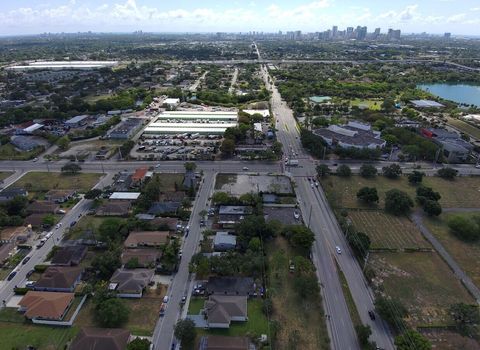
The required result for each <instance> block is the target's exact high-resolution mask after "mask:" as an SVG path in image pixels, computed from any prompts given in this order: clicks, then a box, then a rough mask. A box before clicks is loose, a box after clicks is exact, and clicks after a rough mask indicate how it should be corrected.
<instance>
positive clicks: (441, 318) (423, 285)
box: [369, 252, 474, 326]
mask: <svg viewBox="0 0 480 350" xmlns="http://www.w3.org/2000/svg"><path fill="white" fill-rule="evenodd" d="M369 265H370V267H372V268H373V269H374V271H375V272H376V277H375V283H376V284H377V285H381V286H382V288H383V289H384V291H385V293H386V294H388V295H390V296H393V297H397V298H399V299H400V300H401V301H402V302H403V303H404V304H405V305H406V306H407V308H408V309H409V313H410V318H409V320H408V322H409V323H410V324H411V325H413V326H420V325H430V326H432V325H439V326H442V325H448V324H449V321H448V315H447V313H448V308H449V306H450V305H452V304H454V303H458V302H465V303H473V302H474V300H473V298H472V297H471V296H470V294H469V293H468V292H467V290H466V289H465V288H464V287H463V285H462V284H461V283H460V281H459V280H458V279H457V278H456V277H455V276H454V275H453V272H452V271H451V270H450V268H449V267H448V266H447V264H446V263H445V262H444V261H443V260H442V259H441V258H440V256H439V255H438V254H437V253H435V252H432V253H425V252H422V253H373V254H371V258H370V262H369Z"/></svg>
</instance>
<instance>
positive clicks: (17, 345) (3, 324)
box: [0, 308, 78, 350]
mask: <svg viewBox="0 0 480 350" xmlns="http://www.w3.org/2000/svg"><path fill="white" fill-rule="evenodd" d="M77 332H78V328H77V327H72V328H63V327H48V326H41V325H33V324H29V323H27V322H26V321H25V318H24V317H23V315H22V314H20V313H19V312H17V310H16V309H13V308H5V309H3V310H1V311H0V339H1V346H0V347H1V348H2V349H25V348H26V347H27V346H34V347H36V348H37V349H41V350H63V349H64V348H65V345H66V343H67V342H68V341H69V340H70V339H72V338H73V337H74V336H75V334H76V333H77Z"/></svg>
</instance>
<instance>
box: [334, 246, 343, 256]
mask: <svg viewBox="0 0 480 350" xmlns="http://www.w3.org/2000/svg"><path fill="white" fill-rule="evenodd" d="M335 250H336V251H337V253H338V254H342V249H340V247H339V246H338V245H337V246H336V247H335Z"/></svg>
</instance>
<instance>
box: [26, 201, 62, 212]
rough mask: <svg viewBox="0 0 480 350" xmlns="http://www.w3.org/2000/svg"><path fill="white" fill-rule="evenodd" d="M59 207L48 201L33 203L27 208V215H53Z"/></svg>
mask: <svg viewBox="0 0 480 350" xmlns="http://www.w3.org/2000/svg"><path fill="white" fill-rule="evenodd" d="M59 209H60V207H59V206H58V204H57V203H54V202H50V201H35V202H33V203H30V204H29V205H28V206H27V213H28V214H55V213H56V212H57V211H58V210H59Z"/></svg>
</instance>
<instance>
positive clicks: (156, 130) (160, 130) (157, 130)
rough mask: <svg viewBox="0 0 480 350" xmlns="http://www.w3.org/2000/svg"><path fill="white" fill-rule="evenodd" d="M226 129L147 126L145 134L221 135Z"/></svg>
mask: <svg viewBox="0 0 480 350" xmlns="http://www.w3.org/2000/svg"><path fill="white" fill-rule="evenodd" d="M228 127H230V126H228ZM228 127H227V126H223V127H221V128H193V127H190V128H186V127H175V128H168V127H167V128H165V127H159V126H148V127H146V128H145V133H146V134H166V133H174V134H183V133H203V134H220V133H221V134H223V133H224V132H225V130H227V128H228Z"/></svg>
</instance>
